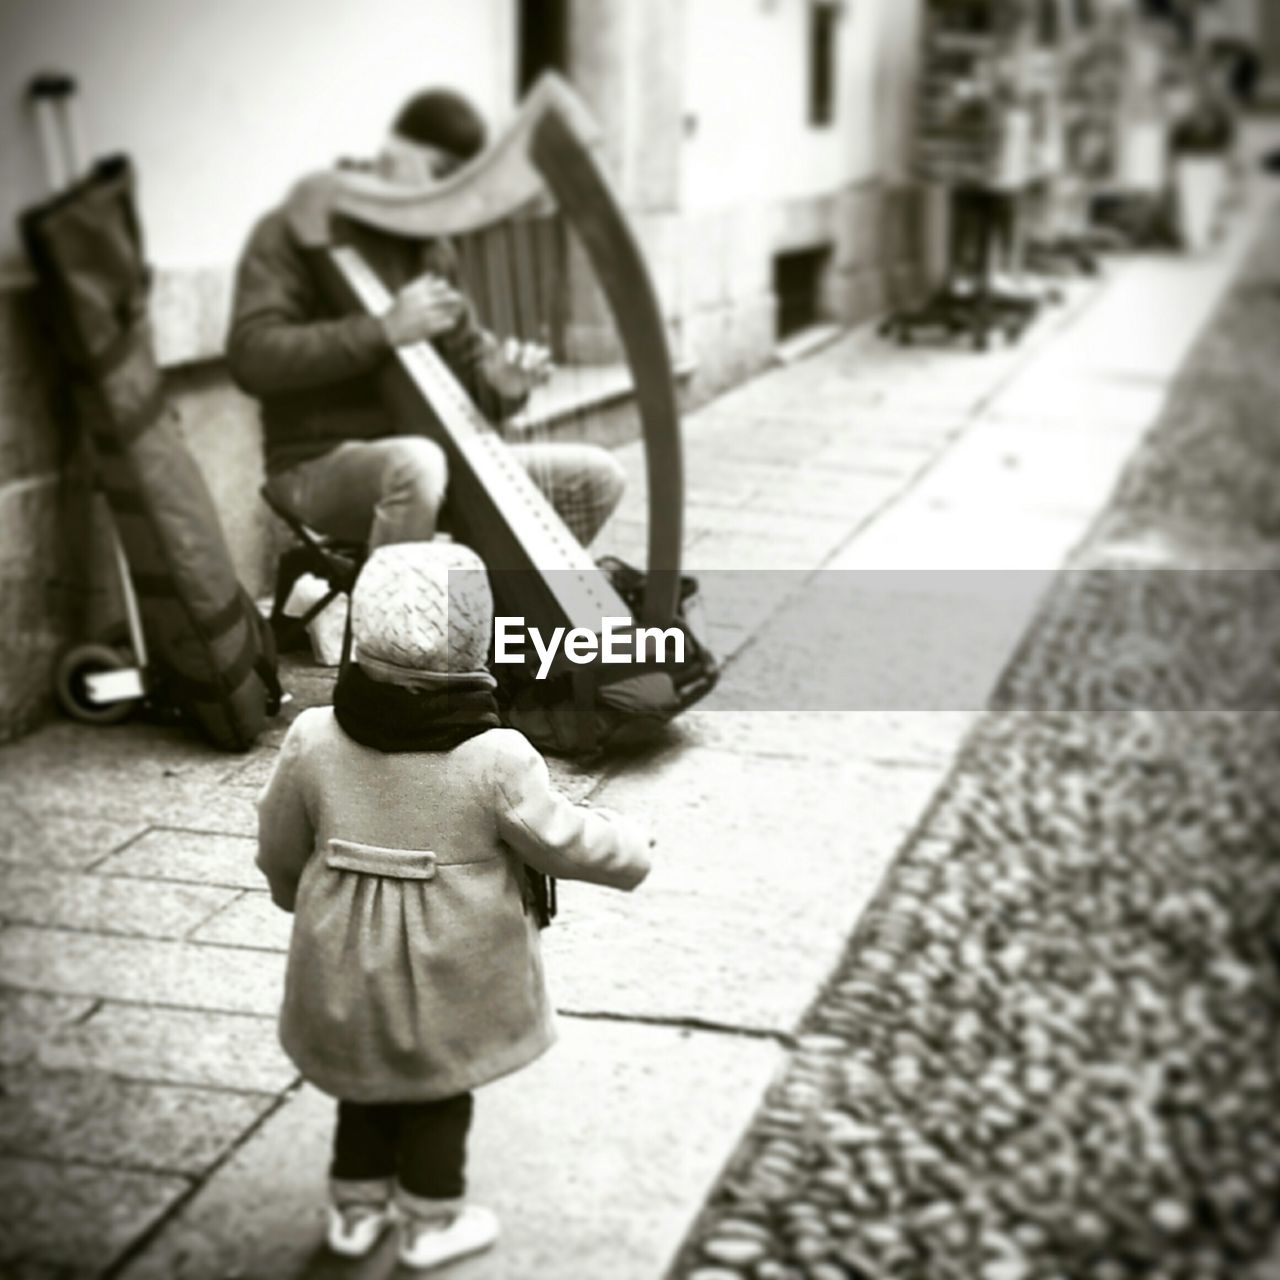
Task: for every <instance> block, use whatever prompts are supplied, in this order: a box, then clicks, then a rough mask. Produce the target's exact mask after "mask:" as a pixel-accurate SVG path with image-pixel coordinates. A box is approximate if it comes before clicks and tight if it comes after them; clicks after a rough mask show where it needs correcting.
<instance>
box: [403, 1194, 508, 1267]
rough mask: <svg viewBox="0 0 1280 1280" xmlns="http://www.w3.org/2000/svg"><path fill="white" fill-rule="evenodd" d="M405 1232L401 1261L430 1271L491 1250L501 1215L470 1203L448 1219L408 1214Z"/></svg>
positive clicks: (404, 1225) (405, 1221)
mask: <svg viewBox="0 0 1280 1280" xmlns="http://www.w3.org/2000/svg"><path fill="white" fill-rule="evenodd" d="M401 1232H402V1234H401V1237H400V1261H401V1263H402V1264H403V1265H404V1266H406V1267H410V1268H412V1269H413V1270H415V1271H427V1270H429V1269H430V1268H432V1267H442V1266H444V1264H445V1263H446V1262H452V1261H453V1260H454V1259H455V1258H465V1257H466V1256H467V1255H468V1254H472V1253H480V1252H482V1251H483V1250H485V1249H488V1248H489V1247H490V1246H491V1245H492V1244H493V1242H494V1241H495V1240H496V1239H497V1238H498V1217H497V1214H495V1213H494V1212H493V1210H491V1209H483V1208H481V1207H480V1206H479V1205H475V1204H469V1205H466V1206H464V1207H463V1208H462V1209H460V1210H459V1211H458V1213H457V1215H456V1216H455V1217H454V1218H452V1219H451V1220H446V1221H444V1222H439V1221H436V1222H432V1221H430V1220H424V1219H421V1218H419V1219H414V1218H412V1217H410V1216H408V1215H405V1216H404V1218H403V1223H402V1226H401Z"/></svg>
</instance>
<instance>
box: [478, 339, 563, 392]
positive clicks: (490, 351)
mask: <svg viewBox="0 0 1280 1280" xmlns="http://www.w3.org/2000/svg"><path fill="white" fill-rule="evenodd" d="M551 368H552V366H551V352H550V351H548V350H547V349H546V347H542V346H539V345H538V344H537V343H536V342H520V341H519V340H518V339H516V338H508V339H507V340H506V341H505V342H499V341H498V340H497V339H496V338H494V339H492V340H491V341H490V342H489V343H488V344H487V349H486V351H485V354H484V357H483V359H482V360H481V364H480V369H481V372H482V373H483V374H484V378H485V381H486V382H488V384H489V385H490V386H491V387H492V388H493V389H494V390H495V391H496V392H497V393H498V394H499V395H501V396H506V397H507V398H508V399H511V400H518V399H519V398H520V397H522V396H527V395H528V394H529V392H530V391H532V390H533V389H534V387H540V386H541V385H542V384H543V383H544V382H546V380H547V379H548V378H550V377H551Z"/></svg>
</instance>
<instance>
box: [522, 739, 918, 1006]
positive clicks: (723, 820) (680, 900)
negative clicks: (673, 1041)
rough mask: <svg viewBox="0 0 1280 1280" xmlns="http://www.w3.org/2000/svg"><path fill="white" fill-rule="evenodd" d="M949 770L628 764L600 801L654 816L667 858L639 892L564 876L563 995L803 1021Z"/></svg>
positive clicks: (726, 762) (555, 982)
mask: <svg viewBox="0 0 1280 1280" xmlns="http://www.w3.org/2000/svg"><path fill="white" fill-rule="evenodd" d="M940 779H941V767H940V766H939V767H937V768H936V769H933V770H931V769H925V768H919V769H903V768H892V767H886V766H876V765H870V764H867V763H865V762H858V761H852V762H849V763H846V764H818V763H814V762H808V763H806V762H802V761H798V760H794V759H784V758H768V757H755V756H742V755H736V754H729V753H724V752H719V751H708V750H703V749H694V750H690V749H689V748H687V747H684V748H677V749H670V750H669V753H668V754H666V755H664V756H663V757H661V758H659V759H656V760H650V761H649V762H647V764H646V766H645V768H644V770H643V771H640V770H636V771H634V772H631V773H625V772H624V773H619V774H616V775H614V776H613V777H611V778H609V779H608V780H607V781H606V783H605V784H604V786H603V787H602V788H601V790H600V792H599V793H598V794H597V797H596V799H598V801H599V802H600V803H601V804H606V805H609V806H611V807H613V808H616V809H619V810H621V811H622V812H623V813H629V814H633V815H634V816H635V817H637V818H638V819H641V820H643V821H644V822H646V823H647V824H649V825H650V827H651V829H652V830H653V832H654V834H655V836H656V839H657V845H656V847H655V849H654V854H653V856H654V870H653V872H652V874H651V875H650V877H649V879H648V880H646V882H645V883H644V884H643V885H641V886H640V888H639V889H638V890H636V891H635V892H634V893H632V894H625V895H624V894H618V893H615V892H611V891H608V890H603V889H599V888H596V887H594V886H588V885H581V884H575V883H572V882H564V883H562V884H561V886H560V913H559V915H558V916H557V918H556V922H555V925H554V927H553V928H551V929H549V930H548V931H547V932H546V933H545V934H544V935H543V950H544V954H545V955H546V963H547V971H548V974H549V978H550V981H551V985H552V991H553V994H554V997H555V999H556V1002H557V1005H558V1006H559V1007H561V1008H563V1009H566V1010H570V1011H575V1012H592V1011H600V1010H610V1011H611V1012H613V1013H615V1014H616V1013H623V1014H626V1015H629V1016H644V1017H670V1018H684V1017H696V1018H707V1019H710V1020H713V1021H716V1022H728V1023H733V1024H737V1025H742V1026H749V1027H753V1028H757V1029H761V1030H776V1031H787V1030H790V1029H791V1027H792V1026H793V1025H794V1024H795V1022H796V1020H797V1019H798V1018H799V1017H800V1015H801V1014H802V1013H803V1011H804V1009H805V1007H806V1006H807V1004H808V1002H809V1000H810V999H811V998H812V994H813V991H814V988H815V987H816V986H817V985H818V983H820V982H821V981H822V979H823V978H824V977H825V976H826V974H827V972H828V971H829V970H830V968H831V967H832V966H833V965H834V963H835V961H836V959H837V958H838V956H839V952H840V948H841V946H842V945H843V941H844V938H845V936H846V934H847V931H848V929H849V927H850V926H851V925H852V923H853V922H854V921H855V920H856V919H857V918H858V915H859V913H860V911H861V909H862V907H863V906H864V905H865V903H866V901H867V900H868V899H869V897H870V896H871V894H872V893H873V892H874V891H875V888H876V886H877V885H878V884H879V881H880V879H881V876H882V874H883V872H884V869H885V867H886V866H887V865H888V864H889V862H890V860H891V859H892V857H893V856H894V854H895V853H896V852H897V851H898V848H899V847H900V845H901V843H902V841H903V840H904V839H905V837H906V835H907V833H908V831H909V830H910V828H911V826H912V825H913V823H914V822H915V821H916V819H917V818H918V816H919V814H920V813H921V812H922V810H923V809H924V807H925V805H926V804H927V802H928V801H929V799H930V797H931V796H932V794H933V792H934V790H935V788H936V786H937V785H938V783H939V781H940ZM657 795H661V796H662V803H661V806H660V807H656V806H655V805H654V802H653V797H654V796H657ZM711 903H713V904H714V907H713V908H712V907H709V904H711ZM655 972H658V973H661V974H662V975H663V976H662V981H661V982H660V983H656V982H654V980H653V974H654V973H655Z"/></svg>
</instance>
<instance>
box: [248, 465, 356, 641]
mask: <svg viewBox="0 0 1280 1280" xmlns="http://www.w3.org/2000/svg"><path fill="white" fill-rule="evenodd" d="M258 492H259V493H260V494H261V495H262V500H263V502H265V503H266V504H267V506H268V507H270V508H271V510H272V511H273V512H274V513H275V515H276V516H278V517H279V518H280V520H282V521H283V522H284V524H285V525H287V526H288V528H289V530H290V532H291V533H292V534H293V536H294V538H295V539H296V541H295V543H294V545H293V546H291V547H289V548H287V549H286V550H285V551H284V552H283V553H282V554H281V556H280V559H279V561H278V562H277V563H276V587H275V596H274V597H273V599H272V601H271V617H270V619H269V621H270V624H271V630H272V632H273V633H274V635H275V638H276V648H277V650H278V651H279V652H281V653H287V652H289V651H290V650H293V649H300V648H304V647H305V646H306V645H307V642H308V640H307V624H308V623H309V622H310V621H311V620H312V619H313V618H315V617H317V616H318V615H319V614H320V613H322V612H323V611H324V610H325V609H326V608H327V607H328V605H329V604H330V603H331V602H332V601H334V600H335V599H337V597H338V596H340V595H343V594H346V595H347V596H350V594H351V588H352V587H353V586H355V581H356V578H357V576H358V575H359V573H360V569H361V566H362V565H363V564H364V561H365V557H366V556H367V554H368V551H367V548H366V547H365V544H364V543H363V542H344V541H342V540H340V539H337V538H327V537H325V536H323V535H322V534H318V533H316V531H315V530H314V529H311V528H309V527H308V526H307V525H306V524H305V523H304V522H303V520H302V519H301V517H299V516H298V515H297V513H296V512H293V511H290V510H289V508H288V507H286V506H285V505H284V504H283V503H282V502H281V501H280V500H279V499H278V498H277V497H275V496H274V495H273V494H272V493H270V492H269V491H268V488H267V486H266V485H263V486H262V488H261V489H259V491H258ZM308 573H310V574H314V575H315V576H316V577H317V578H319V579H320V580H321V581H323V582H324V583H325V584H326V585H327V586H328V588H329V589H328V591H327V592H326V593H325V595H324V596H323V597H322V598H321V599H320V600H317V601H316V603H315V604H313V605H312V606H311V608H309V609H308V610H307V611H306V613H304V614H302V615H301V617H297V618H291V617H288V616H287V615H286V614H285V611H284V607H285V604H286V603H287V602H288V599H289V596H290V594H291V593H292V591H293V588H294V585H295V583H296V582H297V581H298V579H299V578H301V577H303V576H304V575H305V574H308Z"/></svg>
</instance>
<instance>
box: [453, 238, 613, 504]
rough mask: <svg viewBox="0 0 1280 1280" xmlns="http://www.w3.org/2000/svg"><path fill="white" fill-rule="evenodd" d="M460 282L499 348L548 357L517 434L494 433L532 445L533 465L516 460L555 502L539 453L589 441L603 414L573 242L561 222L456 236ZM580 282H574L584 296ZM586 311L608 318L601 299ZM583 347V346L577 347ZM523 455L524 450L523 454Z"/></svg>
mask: <svg viewBox="0 0 1280 1280" xmlns="http://www.w3.org/2000/svg"><path fill="white" fill-rule="evenodd" d="M454 249H455V257H456V261H457V265H458V274H459V283H460V285H461V287H462V289H463V291H464V292H465V293H466V295H467V296H468V298H469V299H470V300H471V303H472V305H473V307H474V309H475V312H476V317H477V320H478V322H479V323H480V324H481V325H482V326H483V327H484V328H485V329H487V330H488V331H489V332H490V333H491V334H492V335H493V337H494V338H495V339H496V340H497V341H498V342H499V343H500V344H502V343H505V342H506V341H507V340H508V339H510V338H515V339H517V340H518V341H521V342H535V343H538V344H539V345H541V346H543V347H546V348H547V349H548V350H549V351H550V352H551V357H552V360H553V362H554V371H553V375H552V382H551V384H550V385H549V386H547V387H543V388H535V389H534V390H533V392H532V393H531V394H530V397H529V400H528V402H527V403H526V405H525V408H524V410H523V411H522V414H523V416H524V421H523V422H522V423H521V425H520V427H519V428H518V430H514V431H512V430H504V429H503V426H502V424H500V423H495V424H494V426H495V427H496V429H497V430H498V432H499V434H501V435H503V436H504V437H505V438H507V439H508V440H509V441H510V442H511V443H515V444H529V445H532V446H535V448H534V449H533V450H532V451H531V453H532V458H530V457H529V456H526V457H524V458H522V459H521V461H522V463H524V464H525V467H526V470H527V471H528V473H529V475H530V478H531V479H532V480H533V482H534V483H535V484H536V485H537V486H538V488H539V489H540V490H541V491H542V492H543V493H544V494H545V495H546V496H547V498H548V500H553V499H556V498H559V499H561V500H563V496H564V495H562V494H560V493H558V488H559V485H558V484H557V481H558V480H560V479H561V477H558V476H557V474H556V465H555V463H554V462H553V461H552V460H551V458H549V457H548V451H546V450H543V449H542V448H540V447H537V446H542V445H545V444H547V443H548V442H549V441H551V440H552V439H553V438H555V437H557V436H559V437H562V438H566V439H571V440H591V439H593V438H594V435H595V433H594V432H593V431H592V425H593V422H594V420H595V419H596V418H597V417H598V416H601V415H602V414H603V413H604V412H607V411H606V410H604V409H603V408H600V407H596V405H595V402H596V400H597V397H596V395H594V394H593V392H594V391H595V390H597V389H596V388H595V387H594V384H593V383H592V382H591V379H592V378H593V377H595V378H597V379H598V378H599V377H601V376H602V374H603V373H604V372H605V371H604V370H603V369H600V368H596V367H594V364H593V363H589V362H598V361H599V360H600V359H601V358H602V352H603V347H601V350H600V351H597V350H596V348H597V347H598V346H600V343H599V341H598V339H597V338H595V337H592V336H591V334H589V333H583V334H579V333H578V332H577V330H576V329H575V327H574V326H575V321H576V322H577V323H584V322H588V321H590V320H591V317H590V316H588V315H584V316H577V315H576V312H577V310H579V307H578V305H577V304H578V303H582V302H583V299H580V298H579V299H577V300H576V302H575V297H574V292H573V291H574V287H575V285H574V281H573V279H571V267H570V263H571V260H572V256H573V253H572V249H573V246H572V243H571V240H570V234H569V231H568V228H567V227H566V226H565V224H564V223H563V221H562V220H561V219H560V217H559V215H553V216H551V217H547V216H546V215H537V216H525V217H520V216H517V217H514V218H510V219H506V220H504V221H503V222H501V223H498V224H496V225H492V226H488V227H485V228H482V229H478V230H476V231H472V232H470V233H467V234H464V235H461V236H458V237H455V239H454ZM584 283H585V282H583V281H578V282H577V287H578V288H579V289H582V288H583V286H584ZM587 302H589V303H592V304H595V305H593V306H588V307H587V311H588V312H590V313H593V314H595V315H599V314H607V310H606V309H605V308H603V307H602V306H601V305H599V304H600V302H601V299H597V298H594V297H593V298H590V299H588V300H587ZM584 342H585V343H586V346H585V347H584V346H583V343H584ZM522 452H523V451H522Z"/></svg>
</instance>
